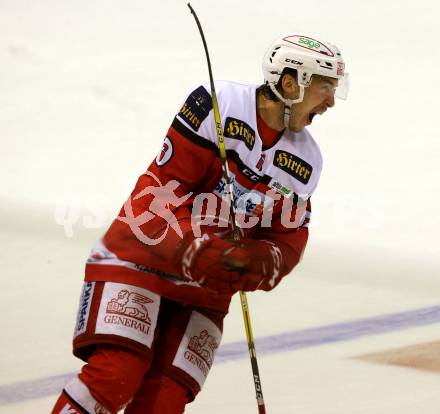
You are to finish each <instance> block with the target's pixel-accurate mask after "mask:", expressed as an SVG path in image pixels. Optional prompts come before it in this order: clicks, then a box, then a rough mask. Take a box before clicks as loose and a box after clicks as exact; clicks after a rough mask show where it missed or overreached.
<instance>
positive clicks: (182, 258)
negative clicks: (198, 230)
mask: <svg viewBox="0 0 440 414" xmlns="http://www.w3.org/2000/svg"><path fill="white" fill-rule="evenodd" d="M237 249H239V250H240V253H239V254H237V255H234V254H232V252H234V251H235V250H237ZM241 249H242V248H241V247H239V246H238V244H237V242H234V241H232V240H224V239H221V238H220V237H217V236H215V235H213V234H203V235H202V236H201V237H198V238H195V239H194V237H193V236H192V235H190V234H188V235H186V236H185V237H184V238H183V240H182V242H181V243H179V246H178V247H177V251H176V255H175V259H176V260H177V261H178V262H180V265H181V269H182V275H183V276H184V277H185V278H186V279H188V280H194V281H196V282H198V283H199V284H200V285H202V286H204V287H206V288H208V289H211V290H214V291H216V292H218V293H220V294H227V293H230V294H233V293H235V292H238V291H239V290H255V289H257V287H258V286H259V285H260V284H261V283H262V280H263V275H260V274H251V273H248V274H247V268H248V263H249V262H248V261H247V258H245V257H244V256H243V254H242V252H241ZM244 259H246V260H244Z"/></svg>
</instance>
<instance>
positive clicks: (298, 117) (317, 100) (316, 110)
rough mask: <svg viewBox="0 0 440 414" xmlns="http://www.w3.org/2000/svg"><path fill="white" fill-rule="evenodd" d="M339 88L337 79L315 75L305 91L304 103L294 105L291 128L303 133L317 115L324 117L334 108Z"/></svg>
mask: <svg viewBox="0 0 440 414" xmlns="http://www.w3.org/2000/svg"><path fill="white" fill-rule="evenodd" d="M337 86H338V80H337V79H334V78H328V77H325V76H317V75H313V76H312V82H311V84H310V85H309V86H308V87H307V88H305V89H304V99H303V101H302V102H300V103H297V104H293V105H292V116H291V118H290V124H289V128H290V129H292V130H293V131H295V132H298V131H301V130H302V129H303V128H304V127H306V126H307V125H310V124H311V123H312V122H313V118H314V117H315V115H318V114H319V115H322V114H323V113H324V112H325V111H327V109H328V108H331V107H333V106H334V105H335V90H336V87H337Z"/></svg>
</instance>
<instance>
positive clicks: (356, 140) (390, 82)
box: [0, 0, 440, 414]
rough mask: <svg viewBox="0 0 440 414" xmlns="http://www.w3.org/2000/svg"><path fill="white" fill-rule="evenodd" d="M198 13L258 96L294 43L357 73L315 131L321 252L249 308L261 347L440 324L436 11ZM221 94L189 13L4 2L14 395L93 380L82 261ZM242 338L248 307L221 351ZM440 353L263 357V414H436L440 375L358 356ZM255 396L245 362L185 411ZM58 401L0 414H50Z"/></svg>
mask: <svg viewBox="0 0 440 414" xmlns="http://www.w3.org/2000/svg"><path fill="white" fill-rule="evenodd" d="M193 6H194V7H195V8H196V10H197V12H198V14H199V17H200V19H201V21H202V24H203V26H204V29H205V34H206V37H207V40H208V44H209V48H210V53H211V59H212V64H213V70H214V75H215V77H216V79H231V80H238V81H244V82H255V83H259V82H261V72H260V61H261V56H262V53H263V52H264V51H265V48H266V47H267V45H268V44H269V42H270V41H271V40H272V39H273V38H275V37H276V36H277V35H278V34H280V33H283V32H287V31H297V32H303V31H304V32H306V33H317V34H318V35H320V36H322V37H324V38H328V39H329V40H330V41H332V42H334V43H336V44H337V45H338V46H339V47H340V48H341V49H342V51H343V54H344V56H345V59H346V63H347V69H348V71H349V72H350V73H351V81H352V85H351V91H350V97H349V100H348V101H347V102H337V105H336V107H335V108H334V109H332V110H330V111H328V113H327V114H326V115H325V116H323V117H322V118H315V121H314V125H313V126H312V127H311V131H312V132H313V133H314V135H315V137H316V139H317V140H318V142H319V143H320V145H321V148H322V152H323V155H324V161H325V163H324V173H323V177H322V180H321V183H320V187H319V188H318V191H317V193H316V195H315V197H314V200H313V209H314V212H313V218H312V220H313V226H312V227H311V238H310V243H309V247H308V250H307V253H306V255H305V257H304V260H303V263H302V264H301V265H300V266H299V268H298V270H297V271H296V272H295V276H294V277H293V276H292V277H291V278H290V279H288V280H286V281H285V283H283V284H282V285H281V286H280V287H279V288H278V289H277V290H275V291H274V292H272V293H270V294H253V295H250V305H251V314H252V317H253V325H254V326H253V327H254V334H255V336H256V337H257V338H258V337H263V336H266V335H272V334H281V333H283V332H289V331H293V330H300V329H305V328H310V327H314V326H321V325H325V324H333V323H337V322H341V321H350V320H356V319H360V318H367V317H372V316H376V315H381V314H387V313H395V312H400V311H406V310H412V309H417V308H422V307H426V306H429V305H438V304H439V302H440V301H439V292H440V271H439V267H440V242H439V238H440V236H439V235H440V220H439V218H438V213H439V211H440V170H439V168H438V160H439V159H440V139H439V138H440V136H439V135H440V134H439V127H438V113H437V112H438V109H439V106H438V96H439V95H440V82H439V81H438V80H439V76H438V70H439V69H438V68H439V67H440V52H439V48H438V47H437V45H436V43H437V42H438V39H439V38H440V26H439V24H438V18H439V16H440V5H439V3H438V2H436V1H434V0H421V1H418V2H414V1H397V0H392V1H388V2H382V1H379V0H372V1H369V2H356V1H348V0H342V1H336V2H325V1H323V0H318V1H310V2H307V3H301V2H296V3H295V2H289V1H284V0H282V1H281V0H279V1H278V0H274V1H272V2H270V5H269V4H268V3H267V2H263V1H261V2H257V1H250V0H243V1H240V2H233V1H230V0H227V1H221V2H213V1H208V0H207V1H204V2H202V1H198V2H195V3H193ZM206 81H207V68H206V62H205V57H204V54H203V50H202V44H201V41H200V38H199V34H198V31H197V28H196V26H195V23H194V21H193V18H192V17H191V15H190V14H189V11H188V9H187V7H186V2H185V1H171V0H164V1H162V2H157V3H156V2H148V1H145V0H144V1H138V0H131V1H130V2H122V1H117V0H105V1H104V0H94V1H85V0H77V1H74V2H68V1H66V0H36V1H29V0H0V144H1V151H0V160H1V163H0V177H1V185H0V229H1V233H0V247H1V252H2V253H1V255H0V265H1V269H2V270H3V276H2V278H1V281H2V282H1V283H2V290H1V291H2V305H3V306H2V309H4V311H3V314H2V317H1V318H0V332H1V336H0V351H1V352H0V364H1V365H0V387H1V386H5V385H9V384H16V383H19V382H21V381H26V380H33V379H39V378H44V377H48V376H52V375H58V374H65V373H69V372H73V371H74V370H76V369H77V368H78V367H79V362H78V361H76V360H75V359H74V358H73V357H72V356H71V355H70V340H71V334H72V329H73V322H74V315H75V311H76V306H77V302H78V294H79V289H80V286H81V283H82V272H83V266H84V258H85V257H86V256H87V254H88V251H89V249H90V247H91V245H92V244H93V242H94V241H95V240H96V239H97V238H98V237H99V235H100V234H102V232H103V231H104V230H105V228H106V226H107V225H108V223H109V222H110V220H111V219H112V218H113V216H114V214H115V213H116V212H117V210H118V209H119V207H120V205H121V203H122V202H123V200H124V199H125V197H126V196H127V195H128V193H129V192H130V191H131V188H132V186H133V183H134V181H135V179H136V178H137V176H138V175H139V174H140V173H141V172H142V171H143V170H144V169H145V167H146V166H147V165H148V164H149V162H150V161H151V160H152V158H153V157H154V156H155V154H156V152H157V151H158V149H159V147H160V144H161V141H162V139H163V137H164V134H165V132H166V130H167V127H168V125H169V123H170V122H171V120H172V117H173V115H174V113H175V112H176V110H177V109H178V104H179V102H180V101H181V99H182V97H183V95H184V94H185V93H186V92H187V91H188V90H189V89H191V88H192V87H193V86H194V85H196V84H198V83H201V82H206ZM66 222H69V223H70V225H66V226H64V227H63V226H62V225H60V224H59V223H66ZM243 338H244V332H243V327H242V321H241V314H240V309H239V304H238V300H236V301H235V302H234V303H233V305H232V308H231V313H230V315H229V316H228V318H227V320H226V325H225V334H224V343H225V344H227V343H230V342H234V341H238V340H240V339H243ZM439 339H440V330H439V326H438V325H431V326H424V327H419V328H413V329H408V330H403V331H399V332H393V333H388V334H382V335H377V336H371V337H366V338H362V339H357V340H353V341H347V342H340V343H335V344H330V345H326V346H321V347H316V348H306V349H302V350H299V351H293V352H284V353H279V354H272V355H264V356H262V357H260V358H259V363H260V366H261V367H260V369H261V375H262V380H263V390H264V393H265V399H266V404H267V408H268V413H270V414H273V413H280V414H281V413H283V414H285V413H289V414H290V413H297V412H301V413H304V414H330V413H335V414H336V413H337V414H353V413H356V414H357V413H359V414H360V413H368V414H394V413H396V414H397V413H398V414H413V413H423V414H438V412H440V392H439V390H440V377H439V376H437V375H434V374H432V373H431V374H428V373H424V372H421V371H417V370H412V369H406V368H397V367H389V366H380V365H373V364H369V363H367V362H361V361H359V360H356V359H353V357H355V356H357V355H361V354H365V353H369V352H373V351H380V350H386V349H391V348H396V347H399V346H405V345H411V344H416V343H421V342H426V341H431V340H439ZM252 387H253V385H252V381H251V371H250V366H249V362H248V361H247V360H239V361H234V362H227V363H223V364H218V365H215V366H214V368H213V370H212V373H211V375H210V377H209V378H208V380H207V383H206V388H205V390H204V392H203V393H202V394H201V395H200V398H199V399H198V400H197V401H196V402H195V403H193V404H191V405H190V406H189V407H188V409H187V412H189V413H194V414H198V413H200V414H201V413H206V412H209V413H212V414H217V413H224V412H225V411H226V412H231V413H239V412H240V413H255V412H256V407H255V401H254V395H253V388H252ZM54 398H55V396H53V397H48V398H43V399H40V400H32V401H27V402H25V403H22V404H15V405H4V406H0V413H5V414H6V413H8V414H18V413H25V412H32V413H34V414H43V413H48V412H49V411H50V407H51V405H52V404H53V401H54Z"/></svg>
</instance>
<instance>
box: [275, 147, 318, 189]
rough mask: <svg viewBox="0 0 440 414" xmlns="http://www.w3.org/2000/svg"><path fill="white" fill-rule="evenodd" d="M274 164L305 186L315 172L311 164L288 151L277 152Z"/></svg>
mask: <svg viewBox="0 0 440 414" xmlns="http://www.w3.org/2000/svg"><path fill="white" fill-rule="evenodd" d="M273 164H274V165H275V166H276V167H278V168H280V169H281V170H283V171H284V172H286V173H287V174H289V175H291V176H292V177H293V178H296V179H297V180H298V181H300V182H301V183H303V184H307V183H308V182H309V180H310V177H311V175H312V172H313V167H312V166H311V165H310V164H309V163H307V162H305V161H304V160H302V159H301V158H299V157H297V156H296V155H293V154H291V153H290V152H287V151H282V150H277V151H276V152H275V158H274V160H273Z"/></svg>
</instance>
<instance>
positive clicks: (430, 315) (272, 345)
mask: <svg viewBox="0 0 440 414" xmlns="http://www.w3.org/2000/svg"><path fill="white" fill-rule="evenodd" d="M436 323H440V305H435V306H430V307H425V308H420V309H415V310H411V311H405V312H399V313H392V314H388V315H380V316H375V317H372V318H366V319H358V320H355V321H350V322H341V323H336V324H332V325H324V326H318V327H315V328H308V329H303V330H300V331H292V332H284V333H281V334H277V335H270V336H266V337H262V338H259V339H256V341H255V343H256V348H257V352H258V355H264V354H272V353H278V352H291V351H295V350H298V349H304V348H312V347H315V346H320V345H326V344H331V343H336V342H343V341H350V340H354V339H357V338H362V337H366V336H372V335H379V334H382V333H387V332H394V331H400V330H404V329H409V328H415V327H419V326H426V325H432V324H436ZM248 357H249V356H248V348H247V344H246V342H245V341H239V342H231V343H227V344H223V345H221V346H220V349H219V351H218V353H217V355H216V357H215V361H214V363H217V364H218V363H222V362H228V361H232V360H237V359H245V358H248ZM75 375H76V373H69V374H65V375H57V376H51V377H46V378H39V379H35V380H31V381H24V382H18V383H15V384H10V385H3V386H0V406H3V405H7V404H13V403H20V402H23V401H27V400H33V399H37V398H43V397H47V396H50V395H56V394H58V393H59V392H60V391H61V389H62V388H63V386H64V385H65V384H67V382H69V381H70V380H71V379H72V378H74V377H75Z"/></svg>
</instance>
